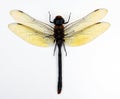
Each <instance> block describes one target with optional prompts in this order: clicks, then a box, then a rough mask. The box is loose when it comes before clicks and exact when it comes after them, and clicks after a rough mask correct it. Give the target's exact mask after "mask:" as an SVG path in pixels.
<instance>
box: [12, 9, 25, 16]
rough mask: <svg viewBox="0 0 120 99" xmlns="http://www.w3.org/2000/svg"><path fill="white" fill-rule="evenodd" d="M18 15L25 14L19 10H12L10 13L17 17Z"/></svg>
mask: <svg viewBox="0 0 120 99" xmlns="http://www.w3.org/2000/svg"><path fill="white" fill-rule="evenodd" d="M17 13H24V12H23V11H21V10H17V9H14V10H11V11H10V15H12V16H13V15H15V14H17Z"/></svg>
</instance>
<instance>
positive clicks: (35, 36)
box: [8, 23, 54, 47]
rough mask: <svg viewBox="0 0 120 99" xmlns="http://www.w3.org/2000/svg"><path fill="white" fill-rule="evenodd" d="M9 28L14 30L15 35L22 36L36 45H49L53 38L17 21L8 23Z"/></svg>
mask: <svg viewBox="0 0 120 99" xmlns="http://www.w3.org/2000/svg"><path fill="white" fill-rule="evenodd" d="M8 27H9V29H10V30H11V31H12V32H14V33H15V34H16V35H17V36H19V37H20V38H22V39H23V40H25V41H27V42H28V43H31V44H33V45H36V46H43V47H46V46H49V45H50V44H53V42H54V40H53V38H52V37H51V36H49V35H48V34H44V33H42V32H38V31H36V30H34V29H32V28H30V27H27V26H25V25H22V24H19V23H13V24H9V25H8Z"/></svg>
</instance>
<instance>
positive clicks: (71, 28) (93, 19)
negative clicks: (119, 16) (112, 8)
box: [65, 8, 108, 35]
mask: <svg viewBox="0 0 120 99" xmlns="http://www.w3.org/2000/svg"><path fill="white" fill-rule="evenodd" d="M107 12H108V11H107V9H104V8H102V9H97V10H95V11H93V12H91V13H90V14H88V15H87V16H85V17H84V18H82V19H79V20H77V21H75V22H73V23H71V24H68V25H67V26H66V27H65V34H68V35H69V34H71V33H73V32H77V31H79V30H82V29H84V28H86V27H88V26H90V25H92V24H95V23H97V22H98V21H99V20H100V19H102V18H103V17H104V16H105V15H106V14H107Z"/></svg>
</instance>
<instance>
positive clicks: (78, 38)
mask: <svg viewBox="0 0 120 99" xmlns="http://www.w3.org/2000/svg"><path fill="white" fill-rule="evenodd" d="M109 26H110V24H109V23H107V22H98V23H96V24H93V25H91V26H89V27H86V28H84V29H83V30H81V31H78V32H76V33H75V34H73V35H71V36H70V37H66V38H65V42H66V44H68V45H69V46H80V45H83V44H86V43H88V42H90V41H92V40H93V39H95V38H96V37H97V36H99V35H100V34H102V33H103V32H104V31H106V30H107V29H108V28H109Z"/></svg>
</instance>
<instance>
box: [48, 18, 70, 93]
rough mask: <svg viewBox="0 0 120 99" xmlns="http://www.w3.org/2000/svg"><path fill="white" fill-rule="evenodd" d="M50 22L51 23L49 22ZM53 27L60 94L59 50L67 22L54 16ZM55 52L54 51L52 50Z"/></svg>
mask: <svg viewBox="0 0 120 99" xmlns="http://www.w3.org/2000/svg"><path fill="white" fill-rule="evenodd" d="M50 22H51V21H50ZM51 23H53V24H54V25H55V26H54V42H55V49H56V46H57V47H58V85H57V93H58V94H60V93H61V90H62V51H61V48H62V46H64V26H63V24H66V23H68V22H65V21H64V19H63V18H62V17H61V16H56V17H55V19H54V21H53V22H51ZM64 48H65V46H64ZM54 51H55V50H54Z"/></svg>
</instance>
